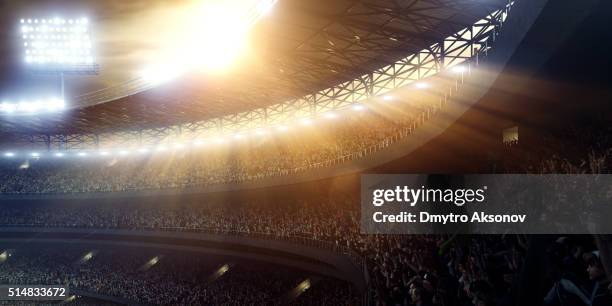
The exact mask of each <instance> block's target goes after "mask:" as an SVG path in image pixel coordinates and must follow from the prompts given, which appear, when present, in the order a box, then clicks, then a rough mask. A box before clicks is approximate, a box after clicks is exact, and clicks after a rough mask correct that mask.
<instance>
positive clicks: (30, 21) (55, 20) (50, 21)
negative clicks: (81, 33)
mask: <svg viewBox="0 0 612 306" xmlns="http://www.w3.org/2000/svg"><path fill="white" fill-rule="evenodd" d="M20 22H21V23H22V24H39V23H40V24H87V23H89V20H88V19H87V18H81V19H62V18H52V19H40V20H39V19H21V20H20Z"/></svg>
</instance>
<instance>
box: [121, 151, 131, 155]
mask: <svg viewBox="0 0 612 306" xmlns="http://www.w3.org/2000/svg"><path fill="white" fill-rule="evenodd" d="M128 154H130V151H128V150H121V151H119V155H122V156H126V155H128Z"/></svg>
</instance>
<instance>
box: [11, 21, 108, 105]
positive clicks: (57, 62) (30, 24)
mask: <svg viewBox="0 0 612 306" xmlns="http://www.w3.org/2000/svg"><path fill="white" fill-rule="evenodd" d="M20 24H21V34H22V36H23V45H24V47H25V63H26V69H27V70H28V71H29V72H31V73H35V74H57V75H58V77H59V81H60V91H61V97H62V100H63V101H65V97H66V93H65V92H66V84H65V77H66V75H98V73H99V66H98V64H97V63H95V62H94V58H93V56H92V50H91V47H92V43H91V40H90V27H89V20H88V19H87V18H80V19H62V18H48V19H35V18H28V19H21V22H20Z"/></svg>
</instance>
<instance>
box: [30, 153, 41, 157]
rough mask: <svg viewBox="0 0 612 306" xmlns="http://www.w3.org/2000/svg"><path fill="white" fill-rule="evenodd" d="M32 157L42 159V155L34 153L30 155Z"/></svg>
mask: <svg viewBox="0 0 612 306" xmlns="http://www.w3.org/2000/svg"><path fill="white" fill-rule="evenodd" d="M30 156H32V157H40V153H38V152H32V153H30Z"/></svg>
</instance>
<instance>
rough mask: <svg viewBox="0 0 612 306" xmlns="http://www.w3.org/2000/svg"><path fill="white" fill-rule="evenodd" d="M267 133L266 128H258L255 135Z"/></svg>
mask: <svg viewBox="0 0 612 306" xmlns="http://www.w3.org/2000/svg"><path fill="white" fill-rule="evenodd" d="M266 134H268V131H266V130H264V129H257V130H255V135H257V136H263V135H266Z"/></svg>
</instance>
